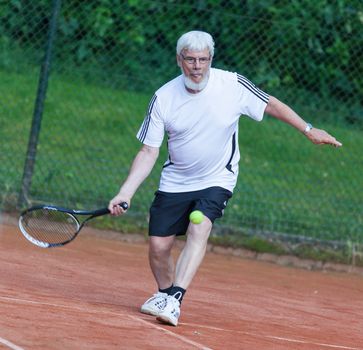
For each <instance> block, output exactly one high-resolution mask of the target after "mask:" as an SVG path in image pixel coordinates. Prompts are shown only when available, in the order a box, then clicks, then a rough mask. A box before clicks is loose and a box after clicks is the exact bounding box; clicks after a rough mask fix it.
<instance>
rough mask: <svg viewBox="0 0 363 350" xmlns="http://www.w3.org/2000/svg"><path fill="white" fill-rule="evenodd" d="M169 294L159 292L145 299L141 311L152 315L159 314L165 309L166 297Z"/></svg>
mask: <svg viewBox="0 0 363 350" xmlns="http://www.w3.org/2000/svg"><path fill="white" fill-rule="evenodd" d="M167 296H168V294H166V293H161V292H157V293H155V294H154V295H153V296H152V297H151V298H149V299H148V300H146V301H145V303H144V304H143V305H142V306H141V312H142V313H143V314H148V315H152V316H157V315H159V313H160V312H161V311H162V310H164V307H165V305H166V298H167Z"/></svg>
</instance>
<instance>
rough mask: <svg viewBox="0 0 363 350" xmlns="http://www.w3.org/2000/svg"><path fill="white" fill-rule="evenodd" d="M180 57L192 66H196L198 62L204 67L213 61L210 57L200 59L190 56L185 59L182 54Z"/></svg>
mask: <svg viewBox="0 0 363 350" xmlns="http://www.w3.org/2000/svg"><path fill="white" fill-rule="evenodd" d="M180 56H181V58H182V59H183V60H184V61H185V62H186V63H187V64H190V65H194V64H196V63H197V62H198V63H199V64H200V65H202V66H203V65H205V64H207V63H208V62H209V61H210V59H211V57H210V56H209V57H199V58H196V57H190V56H187V57H185V56H184V55H183V54H182V53H181V54H180Z"/></svg>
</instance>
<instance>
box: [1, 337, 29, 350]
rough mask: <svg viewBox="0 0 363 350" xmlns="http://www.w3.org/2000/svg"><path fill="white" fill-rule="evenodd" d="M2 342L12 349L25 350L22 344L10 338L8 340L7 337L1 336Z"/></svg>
mask: <svg viewBox="0 0 363 350" xmlns="http://www.w3.org/2000/svg"><path fill="white" fill-rule="evenodd" d="M0 344H4V345H6V346H7V347H8V348H10V349H12V350H24V349H23V348H21V347H20V346H17V345H15V344H13V343H12V342H10V341H9V340H6V339H4V338H1V337H0Z"/></svg>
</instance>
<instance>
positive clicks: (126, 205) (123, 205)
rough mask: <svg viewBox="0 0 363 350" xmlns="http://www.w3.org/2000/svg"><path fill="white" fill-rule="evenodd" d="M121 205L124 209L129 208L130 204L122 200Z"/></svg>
mask: <svg viewBox="0 0 363 350" xmlns="http://www.w3.org/2000/svg"><path fill="white" fill-rule="evenodd" d="M119 206H120V207H121V208H122V209H123V210H127V209H129V205H128V204H127V203H126V202H121V203H120V204H119Z"/></svg>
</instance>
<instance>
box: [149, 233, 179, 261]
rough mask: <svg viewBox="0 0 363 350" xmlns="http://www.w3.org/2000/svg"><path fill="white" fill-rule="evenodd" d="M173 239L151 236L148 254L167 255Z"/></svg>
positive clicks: (154, 256)
mask: <svg viewBox="0 0 363 350" xmlns="http://www.w3.org/2000/svg"><path fill="white" fill-rule="evenodd" d="M173 242H174V239H170V237H151V238H150V241H149V254H150V256H151V257H153V258H158V257H165V256H169V255H170V253H171V248H172V246H173Z"/></svg>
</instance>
